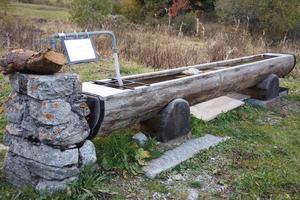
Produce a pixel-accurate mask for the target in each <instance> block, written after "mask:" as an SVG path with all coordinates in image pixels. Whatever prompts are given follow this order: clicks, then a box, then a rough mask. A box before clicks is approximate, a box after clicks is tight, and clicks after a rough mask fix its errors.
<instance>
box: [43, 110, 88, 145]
mask: <svg viewBox="0 0 300 200" xmlns="http://www.w3.org/2000/svg"><path fill="white" fill-rule="evenodd" d="M89 133H90V128H89V125H88V123H87V121H86V120H85V119H81V118H79V117H78V116H77V115H75V114H71V115H70V121H69V122H68V123H66V124H62V125H58V126H48V127H39V128H38V129H37V134H38V139H39V141H41V142H43V143H45V144H48V145H56V146H69V145H74V144H78V143H81V142H83V141H84V140H85V139H86V138H87V137H88V136H89Z"/></svg>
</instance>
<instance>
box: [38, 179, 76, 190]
mask: <svg viewBox="0 0 300 200" xmlns="http://www.w3.org/2000/svg"><path fill="white" fill-rule="evenodd" d="M77 179H78V177H72V178H68V179H65V180H63V181H58V180H51V181H49V180H44V179H42V180H40V181H39V182H38V184H37V185H36V187H35V188H36V190H38V191H40V192H48V193H54V192H58V191H63V190H66V189H67V188H68V184H69V183H71V182H73V181H76V180H77Z"/></svg>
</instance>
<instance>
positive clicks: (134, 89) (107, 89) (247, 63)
mask: <svg viewBox="0 0 300 200" xmlns="http://www.w3.org/2000/svg"><path fill="white" fill-rule="evenodd" d="M295 64H296V58H295V56H294V55H290V54H274V53H266V54H260V55H255V56H248V57H242V58H237V59H232V60H226V61H220V62H213V63H208V64H200V65H194V66H188V67H181V68H176V69H170V70H164V71H157V72H151V73H145V74H139V75H132V76H126V77H123V81H124V86H123V87H119V86H118V84H117V81H116V80H113V79H107V80H100V81H91V82H86V83H83V92H84V94H86V95H87V96H89V97H90V98H89V105H90V107H91V109H92V114H91V115H90V116H89V119H88V120H89V123H90V126H91V129H92V133H91V137H94V136H96V135H103V134H109V133H110V132H112V131H113V130H116V129H120V128H123V127H127V126H129V125H132V124H136V123H139V122H143V121H145V120H149V119H153V118H155V117H156V116H157V115H158V113H159V112H160V111H161V110H162V109H163V108H165V107H166V106H167V105H168V104H169V103H170V102H172V100H174V99H184V100H186V101H187V102H188V103H189V105H190V106H191V105H194V104H196V103H200V102H203V101H205V100H208V99H212V98H215V97H219V96H222V95H225V94H227V93H229V92H235V91H236V92H237V91H241V90H245V89H247V88H251V87H253V86H256V85H258V84H259V83H260V82H262V81H263V80H265V79H266V78H267V77H268V76H269V75H271V74H274V75H277V76H278V77H284V76H286V75H287V74H289V73H290V72H291V71H292V70H293V68H294V67H295ZM191 69H192V70H194V69H197V70H199V73H198V74H194V75H193V74H188V75H187V74H186V73H184V72H186V70H191Z"/></svg>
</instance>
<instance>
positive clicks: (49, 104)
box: [29, 100, 71, 125]
mask: <svg viewBox="0 0 300 200" xmlns="http://www.w3.org/2000/svg"><path fill="white" fill-rule="evenodd" d="M29 114H30V116H31V117H32V118H34V119H36V120H37V121H39V122H41V123H43V124H45V125H60V124H64V123H67V122H69V121H70V116H71V105H70V104H69V103H68V102H66V101H64V100H51V101H34V100H33V101H30V102H29Z"/></svg>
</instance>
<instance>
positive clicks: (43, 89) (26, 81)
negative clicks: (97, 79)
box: [11, 73, 81, 100]
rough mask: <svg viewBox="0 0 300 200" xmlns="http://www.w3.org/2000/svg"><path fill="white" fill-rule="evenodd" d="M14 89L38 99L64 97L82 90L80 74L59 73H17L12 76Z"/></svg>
mask: <svg viewBox="0 0 300 200" xmlns="http://www.w3.org/2000/svg"><path fill="white" fill-rule="evenodd" d="M11 84H12V86H13V89H14V91H16V92H18V93H21V94H25V95H28V96H30V97H32V98H35V99H38V100H52V99H58V98H64V97H66V96H68V95H72V94H73V93H80V92H81V83H80V79H79V75H77V74H65V73H57V74H54V75H44V76H42V75H33V74H22V73H15V74H14V75H12V76H11Z"/></svg>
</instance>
